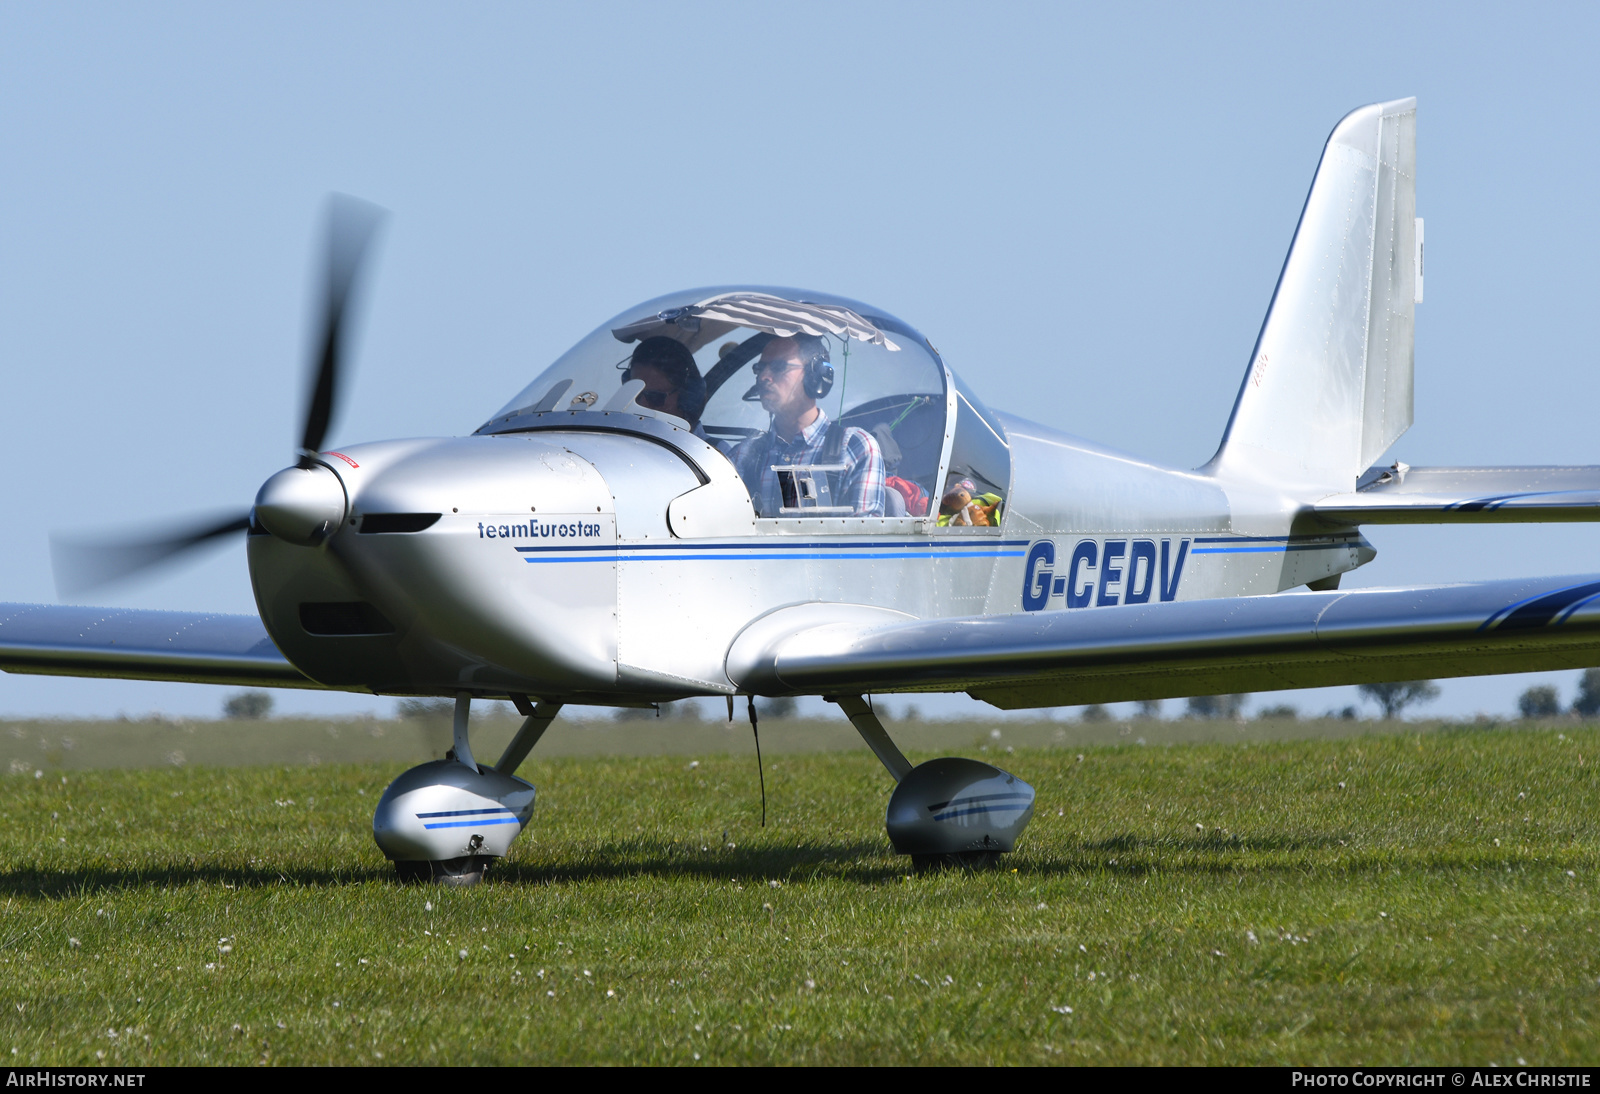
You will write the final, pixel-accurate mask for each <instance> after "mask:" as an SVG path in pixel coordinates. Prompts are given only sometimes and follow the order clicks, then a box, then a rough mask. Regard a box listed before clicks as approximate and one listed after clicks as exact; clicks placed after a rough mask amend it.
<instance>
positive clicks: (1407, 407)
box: [1205, 99, 1418, 491]
mask: <svg viewBox="0 0 1600 1094" xmlns="http://www.w3.org/2000/svg"><path fill="white" fill-rule="evenodd" d="M1416 161H1417V129H1416V100H1415V99H1398V100H1395V101H1393V102H1387V103H1377V104H1374V105H1371V106H1364V107H1361V108H1360V109H1358V110H1354V111H1351V112H1350V113H1349V114H1347V115H1346V116H1345V117H1344V119H1343V120H1341V121H1340V122H1339V124H1338V125H1337V126H1335V127H1334V130H1333V133H1332V134H1331V135H1329V137H1328V141H1327V144H1326V145H1325V146H1324V148H1323V152H1322V159H1321V162H1320V163H1319V164H1318V165H1317V173H1316V176H1315V178H1314V179H1313V181H1312V184H1311V192H1310V194H1308V195H1307V197H1306V204H1305V208H1304V209H1303V211H1302V212H1301V214H1300V223H1299V224H1298V225H1297V226H1296V228H1295V234H1294V240H1293V242H1292V243H1291V244H1290V246H1289V254H1288V257H1287V258H1286V259H1285V260H1284V264H1283V271H1282V273H1280V274H1279V277H1278V284H1277V287H1276V289H1275V290H1274V291H1273V295H1272V303H1271V304H1270V305H1269V307H1268V309H1267V317H1266V319H1265V321H1264V322H1263V323H1262V325H1261V333H1260V335H1259V336H1258V337H1257V339H1256V346H1255V351H1254V353H1252V355H1251V359H1250V364H1249V367H1248V368H1247V369H1246V370H1245V377H1244V382H1243V383H1242V384H1241V386H1240V390H1239V396H1238V398H1237V400H1235V402H1234V407H1233V414H1232V416H1231V417H1230V418H1229V419H1228V428H1227V430H1226V432H1225V433H1224V434H1223V438H1222V445H1221V447H1220V448H1219V449H1218V450H1217V454H1216V456H1214V457H1213V458H1212V460H1211V463H1209V464H1208V465H1207V466H1206V468H1205V469H1206V470H1207V471H1210V472H1211V473H1213V474H1218V475H1223V476H1228V477H1242V478H1251V479H1257V480H1263V479H1264V480H1269V481H1273V482H1279V483H1283V484H1285V485H1291V486H1299V487H1304V488H1307V489H1310V490H1313V491H1315V490H1337V491H1345V490H1350V489H1353V487H1354V484H1355V481H1356V478H1357V477H1358V476H1359V475H1360V474H1361V473H1362V472H1363V471H1364V470H1366V468H1368V467H1370V466H1371V465H1372V463H1373V461H1375V460H1376V459H1377V458H1378V457H1379V456H1381V455H1382V454H1383V453H1384V451H1385V450H1386V449H1388V447H1389V446H1390V445H1392V444H1393V443H1394V442H1395V441H1396V440H1397V439H1399V437H1400V436H1401V434H1403V433H1404V432H1405V431H1406V430H1407V429H1409V428H1410V426H1411V420H1412V361H1413V346H1414V326H1413V319H1414V309H1415V300H1416V285H1417V274H1418V270H1417V268H1416V267H1417V255H1416V250H1415V248H1416V230H1417V224H1416Z"/></svg>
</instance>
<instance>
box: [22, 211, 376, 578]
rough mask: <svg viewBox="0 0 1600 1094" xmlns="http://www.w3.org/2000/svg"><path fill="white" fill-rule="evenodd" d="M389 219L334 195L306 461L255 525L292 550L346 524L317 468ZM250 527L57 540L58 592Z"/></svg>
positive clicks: (262, 508)
mask: <svg viewBox="0 0 1600 1094" xmlns="http://www.w3.org/2000/svg"><path fill="white" fill-rule="evenodd" d="M384 215H385V214H384V210H382V209H381V208H379V207H378V206H376V205H373V204H371V203H370V202H365V201H362V200H361V199H359V198H353V197H350V196H348V195H345V194H334V195H332V196H331V197H330V198H329V200H328V212H327V225H326V229H325V241H326V253H327V265H326V268H325V272H324V281H323V292H322V308H321V313H320V315H319V317H318V318H319V321H318V324H317V326H316V327H315V328H314V331H315V334H316V339H315V341H314V342H313V343H312V353H313V355H314V357H313V360H312V361H311V387H310V393H309V397H308V399H307V402H306V413H305V428H304V429H303V430H302V432H301V438H300V447H299V460H298V462H297V463H296V464H295V466H294V467H290V468H286V469H284V470H283V471H280V472H279V473H278V474H276V475H274V476H273V477H272V478H270V479H268V480H267V482H266V483H265V484H264V485H263V486H262V488H261V493H260V494H258V495H257V497H256V517H257V519H258V520H260V521H261V524H262V527H264V528H266V530H267V531H269V532H271V533H272V534H273V535H275V536H278V537H280V538H282V539H285V540H288V541H289V542H291V543H299V544H303V545H310V544H315V543H318V542H321V540H322V539H323V538H325V537H326V536H327V535H328V533H329V532H330V531H331V530H332V529H333V528H335V527H337V526H338V523H339V521H340V520H342V519H343V516H344V507H345V498H344V488H343V487H342V486H341V485H340V484H339V481H338V478H337V476H335V475H333V474H332V472H330V471H328V470H327V469H326V468H324V467H322V466H320V465H319V464H318V463H317V462H316V454H317V453H318V452H319V451H321V449H322V443H323V441H324V440H325V439H326V437H327V434H328V429H329V427H330V426H331V425H332V423H333V418H334V414H335V411H336V410H337V408H338V396H339V380H340V372H341V367H342V365H343V363H344V358H345V356H346V352H345V350H346V345H345V343H346V341H347V332H348V330H349V327H350V325H351V323H350V319H351V315H350V302H351V300H352V298H353V297H354V296H355V294H356V292H357V291H358V290H359V288H360V283H361V274H362V271H363V269H364V268H365V265H366V260H367V255H368V253H369V251H370V250H371V245H372V241H373V238H374V237H375V236H376V235H377V231H378V228H379V226H380V225H381V224H382V222H383V217H384ZM249 526H250V514H249V513H248V512H246V513H237V512H235V513H232V514H230V515H228V516H227V517H224V518H221V519H217V520H211V521H205V522H202V523H198V524H197V525H195V526H192V527H190V528H188V529H186V530H184V531H181V532H178V533H176V534H167V535H158V536H154V537H149V538H145V539H136V540H134V541H132V542H130V541H129V540H128V539H127V538H126V537H119V538H118V539H116V540H72V539H65V538H61V537H57V536H52V537H51V541H50V554H51V563H52V567H53V569H54V571H55V578H56V590H57V592H58V593H60V594H61V595H62V596H70V595H73V594H76V593H80V592H84V591H86V590H88V589H92V588H95V587H96V586H99V585H105V584H108V583H110V582H113V581H119V580H122V579H124V578H129V577H134V576H136V575H138V574H141V573H144V572H146V571H148V570H151V569H153V568H155V567H157V566H160V565H162V564H163V563H166V562H170V561H173V560H176V559H177V558H179V557H180V556H182V555H184V554H186V553H187V552H189V551H192V550H193V549H195V548H197V547H201V546H204V545H206V544H209V543H214V542H216V541H218V540H220V539H221V538H222V537H224V536H229V535H233V534H236V533H238V532H243V531H245V530H246V529H247V528H249Z"/></svg>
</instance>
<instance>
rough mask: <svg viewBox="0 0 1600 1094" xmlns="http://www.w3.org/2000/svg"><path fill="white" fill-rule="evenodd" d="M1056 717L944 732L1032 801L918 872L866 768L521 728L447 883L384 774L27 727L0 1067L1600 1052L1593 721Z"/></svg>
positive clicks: (5, 787)
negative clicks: (1146, 721)
mask: <svg viewBox="0 0 1600 1094" xmlns="http://www.w3.org/2000/svg"><path fill="white" fill-rule="evenodd" d="M49 725H50V724H47V723H30V724H29V726H30V728H29V730H28V732H29V733H34V732H36V731H37V732H38V733H40V734H43V733H44V732H45V729H48V726H49ZM392 725H393V724H391V726H392ZM41 726H43V727H45V729H41V728H40V727H41ZM157 728H159V729H160V732H163V733H164V732H168V731H169V730H171V727H157ZM241 728H242V727H234V729H235V730H239V729H241ZM266 728H270V727H266ZM1057 728H1060V727H1043V728H1040V729H1039V731H1038V732H1039V733H1040V734H1042V735H1047V739H1046V740H1043V741H1039V742H1035V743H1034V744H1033V745H1031V746H1030V745H1029V744H1027V743H1026V740H1025V738H1026V734H1025V733H1023V732H1021V730H1017V729H1015V728H1014V727H1011V726H1007V727H1006V728H1005V734H1006V736H1004V737H1003V738H1002V739H1001V740H1000V741H994V740H992V739H990V738H988V737H987V735H986V734H983V733H980V732H978V731H977V727H971V726H969V727H964V728H963V729H962V730H961V732H962V733H964V734H965V738H964V739H965V741H966V742H967V743H966V744H960V743H959V742H957V745H956V747H961V748H963V749H965V750H968V751H970V748H969V747H968V746H970V745H974V744H976V743H977V742H979V741H984V742H986V743H985V744H984V747H989V746H990V745H992V746H993V747H991V748H990V753H989V756H988V758H989V759H991V760H994V761H996V762H998V763H1001V764H1002V765H1003V766H1005V767H1007V768H1008V769H1010V770H1013V771H1015V772H1016V773H1018V774H1020V775H1021V776H1023V777H1024V778H1026V779H1028V780H1029V781H1031V782H1032V783H1033V784H1034V785H1035V786H1036V787H1037V788H1038V791H1039V809H1038V813H1037V815H1036V819H1035V820H1034V822H1033V825H1032V827H1031V828H1030V829H1029V831H1028V833H1027V835H1026V836H1025V837H1024V842H1023V845H1022V847H1021V848H1020V849H1019V851H1018V852H1017V853H1015V854H1013V855H1011V856H1008V861H1006V862H1005V865H1004V867H1003V868H1002V869H1000V870H998V871H994V872H990V873H985V874H976V875H974V874H961V873H946V874H940V875H933V876H917V877H909V876H907V875H908V873H909V871H908V870H907V864H906V862H905V860H903V859H900V858H897V857H896V856H894V855H893V854H891V853H890V851H889V848H888V845H887V841H886V839H885V837H884V834H883V829H882V819H883V809H884V805H885V803H886V800H887V795H888V791H889V789H890V783H889V780H888V777H887V776H886V775H885V774H884V772H883V771H882V769H881V768H880V767H879V766H878V765H877V762H876V761H875V760H874V759H872V757H871V756H870V755H868V754H867V753H866V752H865V751H864V750H863V749H861V748H860V747H859V745H858V746H856V748H855V749H853V750H851V751H820V752H806V751H802V750H800V749H799V747H798V745H796V744H795V742H794V741H792V740H791V741H790V742H789V744H788V746H786V745H785V744H784V741H783V738H784V732H783V730H782V728H781V727H774V728H773V729H772V730H771V731H770V732H764V733H763V744H764V746H767V745H768V742H769V741H771V745H770V746H768V756H767V765H766V778H767V790H768V803H769V822H768V827H767V828H766V829H765V830H762V829H760V828H758V827H757V819H758V816H759V804H758V801H757V797H756V788H755V778H754V762H753V758H752V757H751V756H750V755H749V752H748V741H747V738H745V737H744V736H742V735H741V736H738V737H737V738H735V737H734V736H732V735H731V731H726V730H724V729H723V728H722V727H720V726H718V725H710V726H705V727H701V729H699V730H696V732H701V733H705V734H710V735H711V736H707V737H706V738H705V741H706V742H707V744H708V745H711V746H714V745H716V743H717V742H718V741H719V740H721V741H722V744H723V747H722V748H721V749H718V750H716V751H707V752H705V753H703V754H700V755H697V756H693V757H691V756H688V755H685V754H676V755H674V754H658V755H644V756H621V755H589V756H577V755H563V754H561V749H559V748H556V749H552V750H549V751H546V749H545V746H544V745H543V744H541V746H540V750H539V751H536V752H535V753H534V755H533V758H532V759H530V761H529V762H528V763H527V764H526V765H525V766H524V769H523V774H524V775H526V776H528V777H529V778H530V779H532V781H534V782H535V783H536V784H537V785H538V786H539V789H540V797H539V804H538V808H537V809H536V811H535V815H534V822H533V825H532V826H531V828H530V830H529V832H528V833H527V834H525V835H524V836H523V838H522V840H521V841H520V843H519V845H518V847H517V849H516V851H515V853H514V854H513V856H512V857H511V858H510V860H509V861H508V862H507V863H506V864H504V865H503V866H502V867H501V868H500V869H499V871H498V872H497V873H496V874H495V875H493V876H492V879H491V880H490V881H489V882H488V883H486V884H484V885H482V886H480V887H478V888H476V889H471V890H465V891H458V890H442V889H438V888H433V887H403V886H400V885H397V884H395V883H394V882H393V881H391V871H390V868H389V867H388V865H387V864H386V863H385V862H384V861H383V859H382V858H381V857H380V856H379V854H378V853H377V851H376V848H375V847H374V845H373V843H372V839H371V834H370V827H369V826H370V818H371V812H372V807H373V805H374V804H375V802H376V800H377V796H378V795H379V794H380V793H381V791H382V789H383V787H384V786H385V785H386V784H387V782H388V781H389V779H391V778H392V777H393V776H394V775H395V774H397V773H398V772H399V771H400V770H401V769H402V768H403V767H404V766H406V763H407V762H409V760H408V759H407V758H404V757H394V758H391V759H388V760H371V759H369V760H368V762H365V763H359V764H357V763H333V762H330V757H332V756H333V754H332V753H330V752H329V750H328V749H326V748H325V749H324V750H323V751H324V753H328V755H327V756H319V757H318V758H319V759H321V760H322V762H321V763H320V764H319V765H317V766H310V765H309V762H308V761H302V762H301V764H300V765H298V766H286V765H285V764H283V763H279V764H277V765H275V766H255V767H233V768H224V767H216V766H197V762H198V761H196V762H191V761H190V759H189V758H188V756H186V758H185V760H184V762H183V763H182V764H181V765H180V764H177V763H175V762H172V761H171V760H170V759H168V760H165V761H163V766H160V767H143V768H139V767H132V768H127V769H124V770H79V769H76V768H73V769H68V767H69V766H70V765H71V761H72V759H73V758H74V757H81V756H84V755H85V754H86V753H87V752H89V751H94V748H93V745H94V741H95V739H94V738H93V737H92V733H91V732H90V727H76V728H74V727H66V728H63V727H62V726H61V725H60V724H56V725H55V731H56V732H57V733H58V736H59V735H62V734H65V733H67V732H68V730H70V731H71V732H75V733H77V734H78V735H79V739H77V740H75V741H74V745H75V747H74V748H72V749H64V748H61V747H59V740H58V741H57V742H56V744H57V747H55V748H54V749H53V751H54V753H55V755H54V758H53V762H50V763H45V762H41V763H40V764H39V765H38V766H33V767H32V770H25V771H20V772H19V773H13V774H9V775H4V776H0V977H3V982H4V984H5V988H4V991H3V993H0V994H3V995H4V998H5V1002H4V1005H3V1006H0V1014H3V1020H0V1056H4V1055H9V1056H10V1059H11V1060H12V1061H13V1062H16V1063H33V1064H39V1063H91V1064H92V1063H95V1062H97V1061H104V1062H105V1063H108V1064H110V1063H115V1064H120V1065H125V1066H134V1065H140V1064H147V1063H240V1064H242V1063H256V1062H266V1063H351V1064H355V1063H412V1062H427V1063H466V1062H482V1063H492V1062H501V1063H509V1062H562V1063H580V1062H640V1063H683V1064H691V1063H695V1062H697V1061H698V1062H700V1063H724V1064H725V1063H768V1062H792V1063H973V1064H977V1063H1042V1062H1062V1063H1156V1062H1162V1063H1207V1064H1221V1063H1290V1062H1293V1063H1333V1062H1367V1063H1376V1062H1389V1063H1414V1062H1463V1063H1490V1062H1496V1063H1501V1064H1511V1063H1515V1062H1517V1061H1518V1060H1519V1059H1522V1060H1526V1061H1527V1062H1528V1063H1530V1064H1555V1063H1589V1064H1592V1063H1594V1062H1595V1061H1596V1060H1597V1059H1600V1036H1597V1022H1600V953H1597V949H1600V947H1597V940H1596V935H1595V928H1596V925H1597V920H1600V916H1597V914H1596V913H1597V901H1596V894H1597V882H1600V816H1597V809H1596V779H1595V766H1596V763H1597V756H1600V730H1596V729H1594V728H1589V727H1579V726H1576V725H1570V724H1569V725H1563V726H1559V727H1551V728H1537V729H1490V730H1471V729H1455V730H1450V729H1439V728H1436V729H1434V731H1432V732H1427V733H1421V732H1412V731H1401V732H1391V733H1388V734H1381V735H1367V736H1356V737H1345V738H1343V739H1320V740H1319V739H1306V740H1293V741H1270V740H1260V739H1257V740H1229V739H1228V738H1227V737H1226V734H1227V733H1229V732H1237V733H1240V734H1244V732H1245V731H1243V730H1230V729H1226V728H1224V729H1214V730H1213V731H1212V732H1215V733H1220V734H1221V735H1222V736H1223V738H1224V739H1223V740H1222V741H1214V742H1211V743H1176V744H1168V745H1164V746H1163V745H1159V744H1156V743H1153V742H1152V743H1149V744H1147V746H1145V747H1140V746H1139V745H1137V744H1134V743H1131V742H1132V741H1134V740H1137V739H1139V737H1140V736H1142V737H1145V738H1146V740H1147V741H1149V740H1150V737H1149V735H1150V734H1154V733H1155V732H1157V727H1153V726H1152V727H1144V728H1141V729H1139V730H1137V731H1136V732H1137V733H1138V736H1132V735H1131V733H1130V734H1129V735H1124V734H1123V733H1122V732H1121V729H1119V728H1118V727H1116V726H1115V725H1113V726H1109V727H1084V729H1085V732H1090V731H1092V732H1093V733H1099V734H1103V735H1107V736H1108V740H1109V741H1110V742H1114V741H1126V742H1129V743H1124V744H1117V743H1100V744H1077V743H1074V742H1072V741H1071V740H1066V741H1063V740H1059V739H1056V738H1055V733H1056V729H1057ZM1068 728H1073V727H1068ZM1335 728H1340V727H1335ZM1362 728H1364V729H1366V730H1369V731H1370V730H1372V729H1374V728H1379V727H1374V726H1371V725H1367V726H1364V727H1361V726H1357V727H1343V731H1344V732H1350V730H1351V729H1362ZM1390 728H1396V729H1402V730H1403V728H1404V727H1390ZM177 731H178V732H182V731H183V730H182V727H179V729H178V730H177ZM1300 731H1301V730H1296V732H1300ZM108 732H109V731H108ZM218 732H223V730H218ZM308 732H309V731H308ZM401 732H402V731H401V729H398V728H396V729H393V732H392V733H390V734H386V735H385V736H383V737H371V736H369V737H367V738H366V739H365V740H366V741H367V742H374V741H383V740H389V741H390V746H392V747H396V748H400V747H402V746H401V745H400V744H398V743H396V742H398V741H399V740H400V738H399V737H397V736H396V735H398V734H400V733H401ZM419 732H420V731H419ZM574 732H578V731H576V730H575V731H574ZM595 732H597V733H604V732H609V731H607V730H603V729H596V730H595ZM897 732H899V730H897ZM1073 732H1077V730H1076V729H1073ZM1172 732H1173V733H1175V734H1179V735H1181V733H1183V732H1192V731H1191V730H1179V729H1174V730H1172ZM1261 732H1262V733H1263V734H1264V733H1265V732H1266V731H1265V730H1263V731H1261ZM1330 732H1332V731H1331V730H1330ZM717 733H722V734H723V737H721V738H718V737H716V736H715V734H717ZM552 734H554V731H552ZM202 736H204V734H203V732H202V731H201V730H200V729H196V730H195V731H194V733H193V734H192V737H193V738H194V739H198V738H200V737H202ZM349 736H351V734H344V737H349ZM905 736H906V739H907V740H908V741H909V742H911V743H912V744H913V745H916V744H919V743H921V744H927V743H928V741H927V738H926V736H925V735H920V734H918V733H914V732H907V733H906V734H905ZM1312 736H1315V735H1314V734H1312ZM158 737H159V735H158ZM311 739H313V740H315V738H311ZM337 739H343V738H337ZM337 739H335V740H337ZM354 739H355V740H357V741H360V740H361V738H360V737H359V735H357V736H355V738H354ZM606 739H607V740H609V739H611V738H606ZM1014 739H1015V740H1023V742H1024V743H1023V744H1021V745H1015V744H1011V743H1010V742H1011V741H1012V740H1014ZM40 740H42V741H43V742H44V745H45V746H49V745H50V740H49V739H46V738H44V737H43V736H41V737H40ZM164 740H165V739H158V740H157V743H158V744H160V743H163V742H164ZM85 742H87V743H85ZM0 743H4V744H9V745H12V746H13V747H14V749H15V748H21V747H24V746H25V747H26V748H28V749H30V750H32V751H31V752H29V753H27V754H26V755H27V756H29V757H33V756H39V757H43V756H44V755H45V754H46V753H49V752H52V749H51V748H49V747H40V746H39V743H38V742H36V741H35V740H34V739H33V738H32V737H27V736H24V737H17V736H15V735H13V736H12V737H11V738H9V739H7V738H4V737H0ZM551 743H552V744H555V743H558V742H556V741H552V742H551ZM1052 744H1053V745H1054V746H1055V747H1044V746H1045V745H1052ZM390 746H385V747H390ZM1063 746H1065V747H1063ZM195 747H196V746H193V745H191V748H190V755H202V754H203V753H204V750H203V749H202V750H201V751H200V752H199V753H196V752H195ZM296 747H298V745H297V746H296ZM362 747H363V748H365V747H368V746H367V745H362ZM404 747H405V748H415V749H417V750H420V751H422V752H424V753H426V752H427V751H428V750H429V749H430V748H431V745H430V744H429V743H428V741H426V740H424V739H423V738H422V737H421V736H418V737H417V738H416V740H415V741H413V742H412V743H410V744H406V745H404ZM1013 747H1014V748H1015V749H1016V751H1015V752H1006V751H1005V750H1006V749H1008V748H1013ZM661 748H662V750H663V752H665V748H666V746H665V745H662V746H661ZM733 749H738V750H740V751H737V752H734V751H732V750H733ZM175 750H176V748H173V749H169V750H167V751H168V752H170V751H175ZM601 751H603V749H601ZM157 754H158V755H159V754H160V750H158V752H157ZM99 755H101V757H102V758H104V755H105V753H104V750H100V752H99ZM925 755H926V753H923V754H921V755H913V758H914V759H920V758H923V756H925ZM18 758H19V757H13V760H16V759H18ZM416 758H420V757H416ZM28 763H29V765H31V764H32V763H33V760H32V759H31V758H30V759H29V761H28ZM13 766H14V767H15V766H17V764H16V763H13ZM35 771H37V772H39V774H38V775H37V776H35V774H34V772H35Z"/></svg>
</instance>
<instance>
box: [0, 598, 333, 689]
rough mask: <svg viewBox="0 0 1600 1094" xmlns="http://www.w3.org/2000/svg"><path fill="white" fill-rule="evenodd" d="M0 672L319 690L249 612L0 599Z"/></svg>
mask: <svg viewBox="0 0 1600 1094" xmlns="http://www.w3.org/2000/svg"><path fill="white" fill-rule="evenodd" d="M0 669H4V670H5V671H6V672H19V673H33V674H38V675H43V676H100V677H110V678H114V679H118V680H175V681H182V682H185V683H194V684H233V685H236V686H243V687H265V688H321V687H322V685H321V684H318V683H316V682H314V681H312V680H309V679H307V678H306V677H305V676H304V675H303V674H302V673H301V672H300V670H299V669H297V668H295V667H294V666H293V665H291V664H290V663H289V662H288V661H287V660H285V659H284V656H283V654H281V653H279V652H278V647H277V646H275V645H273V644H272V639H270V638H268V637H267V630H266V628H265V627H263V626H262V625H261V620H260V619H258V618H256V617H255V616H253V615H215V614H211V613H205V612H156V611H136V610H131V609H127V608H77V607H65V606H60V605H54V604H0Z"/></svg>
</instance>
